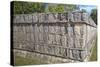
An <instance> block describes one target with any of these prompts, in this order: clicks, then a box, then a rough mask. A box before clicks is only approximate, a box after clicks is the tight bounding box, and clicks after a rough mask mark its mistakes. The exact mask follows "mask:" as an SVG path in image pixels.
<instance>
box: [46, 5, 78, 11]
mask: <svg viewBox="0 0 100 67" xmlns="http://www.w3.org/2000/svg"><path fill="white" fill-rule="evenodd" d="M75 8H76V6H75V5H64V4H56V5H50V6H49V4H48V9H47V10H46V12H54V13H55V12H57V13H59V12H70V11H73V10H74V9H75Z"/></svg>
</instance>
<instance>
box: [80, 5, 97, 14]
mask: <svg viewBox="0 0 100 67" xmlns="http://www.w3.org/2000/svg"><path fill="white" fill-rule="evenodd" d="M79 8H80V10H81V9H85V10H86V11H87V12H88V13H91V10H92V9H97V7H96V6H94V5H79Z"/></svg>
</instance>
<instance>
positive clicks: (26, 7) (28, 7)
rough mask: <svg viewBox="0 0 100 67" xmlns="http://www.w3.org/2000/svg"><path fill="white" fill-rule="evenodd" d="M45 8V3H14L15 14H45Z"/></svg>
mask: <svg viewBox="0 0 100 67" xmlns="http://www.w3.org/2000/svg"><path fill="white" fill-rule="evenodd" d="M44 10H45V7H44V4H43V3H32V2H21V1H14V2H13V12H14V14H29V13H34V12H44Z"/></svg>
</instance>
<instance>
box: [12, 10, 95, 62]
mask: <svg viewBox="0 0 100 67" xmlns="http://www.w3.org/2000/svg"><path fill="white" fill-rule="evenodd" d="M96 34H97V27H96V24H95V23H94V21H93V20H92V19H91V17H90V16H89V15H88V14H87V13H84V12H81V11H74V12H70V13H34V14H19V15H15V16H13V52H14V55H20V56H22V57H29V58H38V59H39V60H40V61H43V62H47V63H58V62H59V63H60V62H82V61H88V58H89V56H90V55H91V50H92V47H93V45H94V42H95V40H96Z"/></svg>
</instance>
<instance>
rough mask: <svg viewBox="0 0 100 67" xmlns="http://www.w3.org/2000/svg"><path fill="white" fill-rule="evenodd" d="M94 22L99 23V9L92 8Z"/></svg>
mask: <svg viewBox="0 0 100 67" xmlns="http://www.w3.org/2000/svg"><path fill="white" fill-rule="evenodd" d="M90 16H91V17H92V19H93V20H94V22H95V23H96V24H97V9H92V12H91V15H90Z"/></svg>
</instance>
